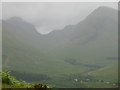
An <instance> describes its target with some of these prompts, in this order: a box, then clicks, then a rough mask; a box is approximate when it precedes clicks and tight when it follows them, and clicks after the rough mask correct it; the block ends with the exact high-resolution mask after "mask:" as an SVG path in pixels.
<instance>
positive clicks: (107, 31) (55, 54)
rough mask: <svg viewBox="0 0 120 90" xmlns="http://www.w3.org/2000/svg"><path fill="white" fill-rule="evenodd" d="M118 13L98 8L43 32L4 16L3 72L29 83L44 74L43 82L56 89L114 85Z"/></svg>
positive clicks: (26, 23) (115, 82) (18, 20)
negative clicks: (76, 22) (82, 16)
mask: <svg viewBox="0 0 120 90" xmlns="http://www.w3.org/2000/svg"><path fill="white" fill-rule="evenodd" d="M116 15H117V10H114V9H112V8H107V7H100V8H98V9H96V10H95V11H93V12H92V13H91V14H90V15H89V16H88V17H86V19H85V20H83V21H82V22H80V23H78V24H76V25H69V26H66V27H65V28H64V29H63V30H58V31H53V32H51V33H49V34H47V35H42V34H39V33H38V32H37V31H36V29H35V27H34V26H33V25H32V24H30V23H29V22H26V21H24V20H23V19H21V18H19V17H13V18H10V19H8V20H4V21H3V30H2V45H3V46H2V51H3V52H2V58H3V63H2V64H3V71H6V70H10V71H11V74H12V75H13V76H16V78H17V79H20V78H21V79H23V80H28V81H29V82H31V83H36V82H39V81H37V80H36V78H35V77H38V76H41V77H45V78H43V79H41V78H39V79H40V82H41V83H44V84H49V85H51V86H55V87H60V88H68V87H74V88H76V87H94V86H95V85H96V87H113V88H114V87H117V79H118V78H117V77H118V76H117V75H118V74H117V67H115V66H117V64H118V61H117V59H116V58H117V57H118V30H117V19H116V18H117V16H116ZM106 67H109V68H106ZM109 74H111V75H109ZM108 75H109V79H108V78H106V77H108ZM20 76H21V77H20ZM113 76H114V78H112V77H113ZM23 77H24V78H23ZM30 78H34V79H30ZM76 80H77V81H76ZM99 80H103V81H106V82H110V84H108V83H105V82H101V81H100V82H99Z"/></svg>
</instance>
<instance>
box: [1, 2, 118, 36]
mask: <svg viewBox="0 0 120 90" xmlns="http://www.w3.org/2000/svg"><path fill="white" fill-rule="evenodd" d="M100 6H107V7H112V8H115V9H117V6H118V3H116V2H99V3H98V2H87V3H86V2H80V3H78V2H74V3H73V2H72V3H68V2H61V3H60V2H58V3H57V2H53V3H51V2H47V3H44V2H43V3H42V2H41V3H36V2H32V3H30V2H26V3H25V2H23V3H22V2H21V3H17V2H16V3H15V2H14V3H12V2H11V3H9V2H8V3H7V2H6V3H3V8H2V9H3V13H2V14H3V17H2V18H3V19H8V18H11V17H13V16H18V17H21V18H23V19H24V20H25V21H27V22H30V23H31V24H33V25H34V26H35V28H36V29H37V31H38V32H40V33H42V34H46V33H49V32H51V31H53V30H58V29H63V28H64V27H65V26H66V25H75V24H77V23H79V22H80V21H82V20H83V19H85V18H86V17H87V16H88V15H89V14H90V13H91V12H93V11H94V10H95V9H96V8H98V7H100ZM31 12H32V13H31Z"/></svg>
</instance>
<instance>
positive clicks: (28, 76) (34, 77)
mask: <svg viewBox="0 0 120 90" xmlns="http://www.w3.org/2000/svg"><path fill="white" fill-rule="evenodd" d="M10 74H11V75H12V76H15V77H16V78H17V79H18V80H25V81H31V82H32V81H34V82H35V81H42V80H51V77H49V76H48V75H45V74H35V73H26V72H17V71H11V72H10Z"/></svg>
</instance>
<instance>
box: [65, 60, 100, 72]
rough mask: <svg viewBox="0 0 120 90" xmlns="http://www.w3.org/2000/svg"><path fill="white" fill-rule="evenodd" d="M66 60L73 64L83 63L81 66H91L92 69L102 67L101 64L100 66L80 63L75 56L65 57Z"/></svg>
mask: <svg viewBox="0 0 120 90" xmlns="http://www.w3.org/2000/svg"><path fill="white" fill-rule="evenodd" d="M64 61H65V62H67V63H69V64H72V65H81V66H84V67H89V68H90V69H91V70H95V69H99V68H100V66H98V65H89V64H82V63H79V62H77V60H76V59H74V58H68V59H65V60H64Z"/></svg>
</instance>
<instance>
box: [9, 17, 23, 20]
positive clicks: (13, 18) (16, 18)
mask: <svg viewBox="0 0 120 90" xmlns="http://www.w3.org/2000/svg"><path fill="white" fill-rule="evenodd" d="M7 21H23V19H22V18H20V17H18V16H14V17H11V18H9V19H7Z"/></svg>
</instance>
